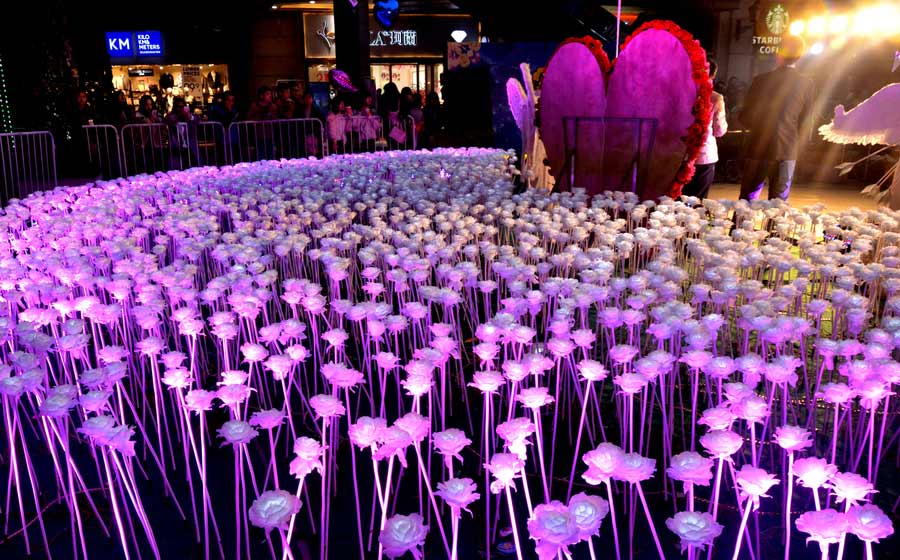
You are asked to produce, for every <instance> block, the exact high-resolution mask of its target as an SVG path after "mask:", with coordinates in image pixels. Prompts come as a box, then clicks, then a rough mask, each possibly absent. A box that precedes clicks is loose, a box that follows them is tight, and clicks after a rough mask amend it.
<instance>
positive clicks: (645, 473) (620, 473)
mask: <svg viewBox="0 0 900 560" xmlns="http://www.w3.org/2000/svg"><path fill="white" fill-rule="evenodd" d="M655 471H656V459H650V458H648V457H644V456H642V455H640V454H639V453H626V454H625V455H623V456H622V460H621V461H619V465H618V467H617V468H616V470H615V472H613V475H612V476H613V478H614V479H616V480H624V481H626V482H631V483H638V482H642V481H644V480H647V479H649V478H651V477H652V476H653V473H654V472H655Z"/></svg>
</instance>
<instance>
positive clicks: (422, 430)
mask: <svg viewBox="0 0 900 560" xmlns="http://www.w3.org/2000/svg"><path fill="white" fill-rule="evenodd" d="M394 425H395V426H397V427H398V428H400V429H401V430H403V431H404V432H406V433H407V434H409V439H411V440H412V441H413V442H414V443H419V442H420V441H422V440H424V439H425V438H427V437H428V432H429V431H431V422H429V421H428V418H425V417H424V416H422V415H421V414H416V413H415V412H407V413H406V414H404V415H403V416H401V417H400V418H398V419H397V420H396V421H395V422H394Z"/></svg>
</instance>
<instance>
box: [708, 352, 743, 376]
mask: <svg viewBox="0 0 900 560" xmlns="http://www.w3.org/2000/svg"><path fill="white" fill-rule="evenodd" d="M700 369H701V371H702V372H703V373H705V374H706V375H708V376H709V377H711V378H712V379H725V378H726V377H728V376H729V375H731V374H732V373H734V371H735V369H737V365H736V364H735V363H734V360H733V359H731V358H729V357H728V356H716V357H715V358H712V359H711V360H709V361H708V362H706V364H704V365H703V366H702V367H701V368H700Z"/></svg>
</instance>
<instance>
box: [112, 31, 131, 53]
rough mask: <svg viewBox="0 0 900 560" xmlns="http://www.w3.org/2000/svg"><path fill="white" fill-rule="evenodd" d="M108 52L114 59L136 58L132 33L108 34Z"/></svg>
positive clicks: (117, 32) (118, 32)
mask: <svg viewBox="0 0 900 560" xmlns="http://www.w3.org/2000/svg"><path fill="white" fill-rule="evenodd" d="M106 52H108V53H109V56H111V57H112V58H131V57H133V56H134V38H133V37H132V36H131V33H123V32H121V31H107V32H106Z"/></svg>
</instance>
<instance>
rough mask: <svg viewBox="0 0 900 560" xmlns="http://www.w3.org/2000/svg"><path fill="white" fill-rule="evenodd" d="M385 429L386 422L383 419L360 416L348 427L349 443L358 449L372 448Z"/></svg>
mask: <svg viewBox="0 0 900 560" xmlns="http://www.w3.org/2000/svg"><path fill="white" fill-rule="evenodd" d="M386 427H387V422H386V421H385V419H384V418H371V417H369V416H361V417H359V418H357V419H356V423H355V424H351V425H350V429H349V435H350V441H351V442H353V444H354V445H356V446H357V447H359V448H360V449H363V448H366V447H372V446H373V445H375V443H376V442H377V441H378V438H379V437H380V436H381V431H382V430H384V429H385V428H386Z"/></svg>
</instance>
